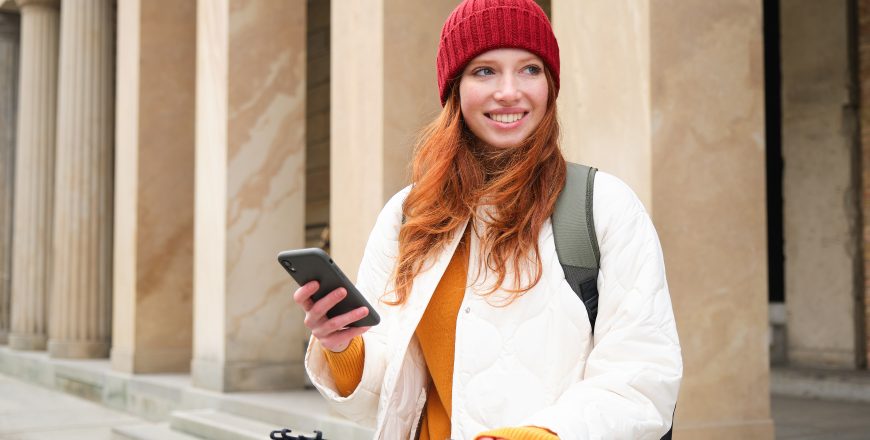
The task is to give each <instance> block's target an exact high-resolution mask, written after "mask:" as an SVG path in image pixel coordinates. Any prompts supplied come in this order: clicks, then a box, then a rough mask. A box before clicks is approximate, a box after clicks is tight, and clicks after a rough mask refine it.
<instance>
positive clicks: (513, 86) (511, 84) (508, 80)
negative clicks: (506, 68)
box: [493, 75, 521, 102]
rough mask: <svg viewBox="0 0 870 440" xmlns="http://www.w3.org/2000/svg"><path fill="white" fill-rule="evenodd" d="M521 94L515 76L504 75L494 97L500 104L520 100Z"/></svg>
mask: <svg viewBox="0 0 870 440" xmlns="http://www.w3.org/2000/svg"><path fill="white" fill-rule="evenodd" d="M520 96H521V92H520V89H519V87H518V84H517V79H516V78H514V76H513V75H503V76H502V77H501V80H500V81H499V83H498V88H497V89H496V91H495V94H494V95H493V97H494V98H495V100H496V101H499V102H502V101H504V102H514V101H517V100H519V99H520Z"/></svg>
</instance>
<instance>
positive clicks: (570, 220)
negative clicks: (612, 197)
mask: <svg viewBox="0 0 870 440" xmlns="http://www.w3.org/2000/svg"><path fill="white" fill-rule="evenodd" d="M597 171H598V169H596V168H591V167H587V166H585V165H578V164H576V163H570V162H569V163H568V173H567V176H565V188H563V189H562V192H561V193H559V198H558V200H556V209H555V210H554V211H553V216H552V222H553V238H554V239H555V241H556V254H558V255H559V263H561V264H562V269H563V270H564V271H565V280H567V281H568V284H569V285H570V286H571V289H573V290H574V293H576V294H577V296H579V297H580V299H581V300H582V301H583V304H584V305H585V306H586V313H587V314H588V315H589V322H590V323H592V332H593V333H594V332H595V318H596V317H598V268H599V267H600V261H601V253H600V252H599V250H598V237H597V236H596V235H595V223H593V221H592V192H593V184H594V183H595V173H596V172H597ZM674 412H676V408H674ZM673 420H674V419H673V416H672V418H671V422H672V425H673ZM673 430H674V429H673V426H671V429H670V430H668V432H667V433H666V434H665V435H664V436H663V437H662V440H671V438H672V435H673V434H672V433H673Z"/></svg>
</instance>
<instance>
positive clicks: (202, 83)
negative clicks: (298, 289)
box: [192, 0, 307, 391]
mask: <svg viewBox="0 0 870 440" xmlns="http://www.w3.org/2000/svg"><path fill="white" fill-rule="evenodd" d="M305 17H306V4H305V1H304V0H294V1H285V2H260V1H256V0H200V1H199V2H198V3H197V72H196V123H195V124H196V125H195V126H196V129H195V130H196V154H195V164H196V165H195V169H196V178H195V191H196V195H197V196H196V201H195V220H194V359H193V363H192V374H193V382H194V384H195V385H196V386H200V387H204V388H208V389H214V390H221V391H234V390H253V389H270V390H274V389H279V388H285V387H293V386H300V385H301V384H302V383H303V382H304V374H303V366H302V359H303V354H304V346H305V343H306V341H307V337H306V331H305V328H304V326H303V325H302V312H301V310H300V309H299V308H298V307H296V306H295V304H293V303H292V301H291V299H290V294H291V293H292V289H293V286H292V284H291V282H290V280H291V279H290V278H289V277H288V276H287V273H286V272H284V270H283V269H282V268H281V267H280V266H279V265H278V263H277V262H276V260H275V256H276V255H277V253H278V252H279V251H281V250H283V249H290V248H299V247H301V246H302V245H303V243H304V225H305V217H304V215H305V58H306V56H305V45H306V44H305Z"/></svg>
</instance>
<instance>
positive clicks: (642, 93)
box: [552, 0, 773, 439]
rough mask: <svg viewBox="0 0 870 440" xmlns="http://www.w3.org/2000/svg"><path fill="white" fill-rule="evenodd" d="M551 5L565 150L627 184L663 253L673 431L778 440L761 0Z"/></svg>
mask: <svg viewBox="0 0 870 440" xmlns="http://www.w3.org/2000/svg"><path fill="white" fill-rule="evenodd" d="M552 6H553V19H554V26H555V31H556V35H557V38H558V39H559V44H560V46H561V49H562V52H561V55H562V90H561V93H560V96H559V109H560V112H561V113H560V118H561V120H562V121H563V125H562V127H563V129H564V130H565V133H564V139H563V148H564V150H565V153H566V155H567V157H568V158H569V159H570V160H574V161H580V162H585V163H589V164H591V165H595V166H598V167H600V168H601V169H603V170H604V171H607V172H610V173H612V174H615V175H617V176H618V177H620V178H622V179H623V180H625V181H626V182H628V183H629V185H630V186H632V188H634V190H635V191H636V192H637V193H638V194H639V195H640V197H641V199H642V200H643V202H644V204H645V205H646V208H647V210H648V211H650V212H651V214H652V218H653V221H654V223H655V225H656V228H657V229H658V232H659V237H660V239H661V242H662V247H663V249H664V256H665V262H666V265H667V270H668V282H669V286H670V292H671V298H672V301H673V305H674V311H675V313H676V320H677V326H678V328H679V332H680V341H681V344H682V349H683V360H684V367H685V369H684V376H683V383H682V388H681V390H680V396H679V400H678V402H677V413H676V420H675V429H674V438H677V439H680V438H684V439H694V438H704V439H733V438H752V439H772V438H773V423H772V420H771V417H770V400H769V365H768V347H767V326H768V323H767V270H766V267H767V254H766V251H767V241H766V220H765V192H764V187H765V177H764V176H765V169H764V160H765V156H764V78H763V65H764V64H763V56H762V41H761V37H762V32H761V25H762V22H761V19H762V7H761V6H762V5H761V1H760V0H735V1H731V2H709V1H706V0H658V1H654V2H652V1H647V2H636V1H633V0H619V1H613V2H607V3H606V4H605V3H604V2H599V1H594V0H580V1H577V0H553V3H552ZM566 121H570V123H568V122H566Z"/></svg>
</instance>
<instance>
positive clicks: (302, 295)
mask: <svg viewBox="0 0 870 440" xmlns="http://www.w3.org/2000/svg"><path fill="white" fill-rule="evenodd" d="M319 288H320V283H318V282H317V281H310V282H308V283H305V284H303V285H302V286H300V287H299V288H298V289H296V292H294V293H293V301H294V302H296V304H299V305H300V306H301V307H302V310H305V311H306V312H307V311H308V310H309V309H310V308H311V306H312V305H313V304H314V301H312V300H311V295H314V294H315V293H317V289H319Z"/></svg>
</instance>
